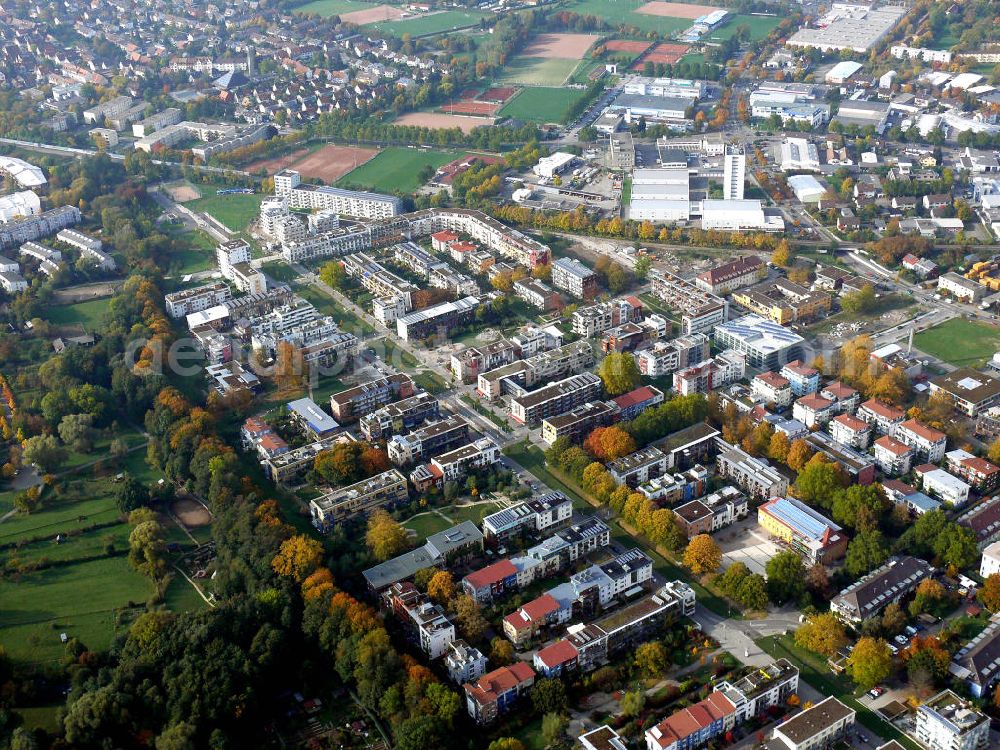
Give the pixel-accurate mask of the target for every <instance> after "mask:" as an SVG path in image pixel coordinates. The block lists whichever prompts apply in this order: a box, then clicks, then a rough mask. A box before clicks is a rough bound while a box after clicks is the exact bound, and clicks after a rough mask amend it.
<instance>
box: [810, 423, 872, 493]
mask: <svg viewBox="0 0 1000 750" xmlns="http://www.w3.org/2000/svg"><path fill="white" fill-rule="evenodd" d="M804 440H805V441H806V442H807V443H808V444H809V447H810V448H812V449H813V450H814V451H816V452H818V453H822V454H823V455H824V456H825V457H826V458H827V460H829V461H831V462H833V463H835V464H837V465H838V466H839V467H840V468H841V469H842V470H843V471H844V473H845V474H847V476H848V477H849V478H850V481H851V482H852V483H854V484H861V485H868V484H871V483H872V482H874V481H875V462H874V461H873V460H872V459H871V456H869V455H868V454H867V453H862V452H861V451H859V450H855V449H854V448H851V447H850V446H848V445H844V444H843V443H838V442H837V441H836V440H834V439H833V438H832V437H830V436H829V435H828V434H826V433H825V432H811V433H809V434H807V435H806V436H805V437H804Z"/></svg>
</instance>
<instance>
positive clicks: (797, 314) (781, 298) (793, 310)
mask: <svg viewBox="0 0 1000 750" xmlns="http://www.w3.org/2000/svg"><path fill="white" fill-rule="evenodd" d="M733 302H734V303H735V304H737V305H739V306H740V307H742V308H744V309H746V310H748V311H749V312H751V313H756V314H757V315H761V316H763V317H765V318H767V319H768V320H772V321H774V322H775V323H778V324H779V325H790V324H791V323H795V322H799V321H808V320H814V319H816V318H818V317H820V316H822V315H826V314H827V313H829V312H830V308H831V306H832V304H833V298H832V297H831V296H830V295H829V294H827V293H826V292H822V291H819V292H814V291H811V290H810V289H808V288H806V287H804V286H802V285H801V284H796V283H795V282H793V281H788V280H787V279H777V280H776V281H765V282H764V283H762V284H758V285H757V286H753V287H750V288H749V289H744V290H741V291H737V292H733Z"/></svg>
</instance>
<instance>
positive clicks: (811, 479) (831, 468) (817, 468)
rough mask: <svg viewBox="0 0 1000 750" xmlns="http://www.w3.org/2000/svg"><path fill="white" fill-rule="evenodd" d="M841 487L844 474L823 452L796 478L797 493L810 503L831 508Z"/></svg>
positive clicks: (801, 498) (826, 508) (827, 508)
mask: <svg viewBox="0 0 1000 750" xmlns="http://www.w3.org/2000/svg"><path fill="white" fill-rule="evenodd" d="M841 487H843V475H842V474H841V471H840V469H839V467H838V466H837V465H836V464H834V463H832V462H830V461H827V460H826V458H825V457H824V456H823V455H822V454H817V455H816V456H813V457H812V458H811V459H809V462H808V463H807V464H806V465H805V467H804V468H803V469H802V470H801V471H800V472H799V476H798V478H797V479H796V480H795V495H796V496H797V497H798V498H799V499H800V500H803V501H805V502H806V503H808V504H809V505H815V506H818V507H820V508H823V509H825V510H829V509H830V507H831V506H832V505H833V499H834V497H835V496H836V494H837V490H838V489H840V488H841Z"/></svg>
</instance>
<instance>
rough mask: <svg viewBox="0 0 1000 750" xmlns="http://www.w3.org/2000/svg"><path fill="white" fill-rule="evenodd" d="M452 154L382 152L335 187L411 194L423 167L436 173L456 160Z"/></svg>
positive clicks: (410, 150) (409, 150) (404, 150)
mask: <svg viewBox="0 0 1000 750" xmlns="http://www.w3.org/2000/svg"><path fill="white" fill-rule="evenodd" d="M458 155H459V154H458V153H457V152H454V151H428V150H426V149H419V148H396V147H392V148H386V149H383V150H382V151H380V152H379V153H378V155H377V156H376V157H375V158H374V159H372V160H370V161H368V162H365V163H364V164H362V165H361V166H360V167H358V168H357V169H354V170H351V171H350V172H348V173H347V174H345V175H344V176H343V177H341V178H340V179H339V180H337V185H338V186H339V187H352V188H361V189H363V190H377V191H382V192H392V191H394V190H401V191H403V192H407V193H412V192H413V191H414V190H416V189H417V188H419V187H420V186H421V185H423V183H422V182H421V181H420V179H419V178H418V176H417V175H419V174H420V170H422V169H423V168H424V167H426V166H431V167H433V168H434V169H437V168H438V167H440V166H443V165H445V164H447V163H448V162H450V161H454V160H455V158H456V157H458Z"/></svg>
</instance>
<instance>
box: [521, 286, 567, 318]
mask: <svg viewBox="0 0 1000 750" xmlns="http://www.w3.org/2000/svg"><path fill="white" fill-rule="evenodd" d="M514 295H515V296H517V297H520V298H521V299H523V300H524V301H525V302H527V303H528V304H529V305H531V306H532V307H534V308H536V309H538V310H542V311H543V312H548V311H549V310H557V309H559V308H560V307H561V306H562V297H560V296H559V292H557V291H555V290H554V289H553V288H552V287H550V286H549V285H548V284H546V283H545V282H544V281H539V280H538V279H520V280H519V281H515V282H514Z"/></svg>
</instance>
